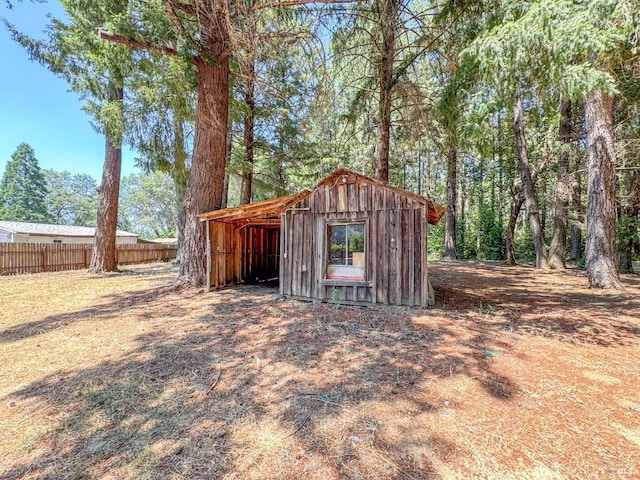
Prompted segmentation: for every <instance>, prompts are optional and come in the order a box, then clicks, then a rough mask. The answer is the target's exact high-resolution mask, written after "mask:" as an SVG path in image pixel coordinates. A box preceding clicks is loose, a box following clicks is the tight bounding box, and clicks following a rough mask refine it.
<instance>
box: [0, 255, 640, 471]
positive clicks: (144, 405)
mask: <svg viewBox="0 0 640 480" xmlns="http://www.w3.org/2000/svg"><path fill="white" fill-rule="evenodd" d="M431 275H432V280H433V283H434V285H435V286H436V294H437V296H438V299H439V301H440V304H439V305H438V307H437V308H435V309H432V310H429V311H422V310H414V309H399V308H388V307H387V308H385V307H376V308H366V309H362V308H352V307H344V306H342V307H341V306H332V305H314V304H307V303H300V302H292V301H276V300H275V299H274V294H275V292H274V291H273V290H269V289H265V288H260V287H240V288H237V289H232V290H226V291H221V292H214V293H203V292H202V291H196V290H187V291H178V292H176V291H172V290H171V289H170V285H171V282H172V280H173V278H174V276H175V271H173V269H172V267H171V266H170V265H162V264H157V265H152V266H138V267H129V268H128V269H127V270H126V271H125V272H123V273H121V274H113V275H105V276H92V275H90V274H88V273H85V272H62V273H55V274H38V275H32V276H18V277H3V278H0V302H1V304H0V305H1V309H0V358H2V362H1V363H0V439H1V441H0V478H3V479H14V478H149V479H155V478H223V479H276V478H277V479H289V478H291V479H314V478H317V479H339V478H347V479H440V478H442V479H459V478H482V479H564V478H584V479H587V478H588V479H592V478H602V479H629V478H640V380H639V379H638V372H639V371H640V368H639V366H640V348H638V347H639V343H640V282H639V281H638V278H637V277H628V278H625V279H624V282H625V284H626V285H627V290H626V291H625V292H622V293H611V292H592V291H589V290H588V289H587V288H586V280H585V278H584V276H583V275H581V274H579V273H577V272H575V271H569V272H567V273H563V274H558V273H542V274H540V273H538V274H536V272H534V271H533V270H532V269H528V268H522V267H499V266H491V265H482V264H465V263H453V264H435V265H433V266H432V270H431Z"/></svg>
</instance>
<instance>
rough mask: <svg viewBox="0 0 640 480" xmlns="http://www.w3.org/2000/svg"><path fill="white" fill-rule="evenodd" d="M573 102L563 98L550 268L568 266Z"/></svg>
mask: <svg viewBox="0 0 640 480" xmlns="http://www.w3.org/2000/svg"><path fill="white" fill-rule="evenodd" d="M572 125H573V118H572V111H571V102H570V101H569V100H563V101H562V103H561V105H560V126H559V127H558V136H559V137H560V143H561V144H562V145H561V151H560V153H559V155H558V180H557V183H556V188H555V192H554V193H555V194H554V210H555V212H554V216H553V234H552V236H551V246H550V248H549V268H566V267H567V266H566V263H565V255H566V252H567V225H568V223H569V198H570V195H571V175H570V174H569V150H568V147H569V145H570V144H571V138H572V134H573V129H572Z"/></svg>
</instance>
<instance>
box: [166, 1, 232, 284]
mask: <svg viewBox="0 0 640 480" xmlns="http://www.w3.org/2000/svg"><path fill="white" fill-rule="evenodd" d="M214 8H215V7H214ZM210 15H212V16H215V19H213V20H210V21H209V22H208V23H209V27H214V26H215V28H206V29H205V28H203V32H202V36H203V43H204V44H205V45H207V46H208V49H209V53H210V54H211V55H212V56H213V57H214V58H215V57H218V56H219V55H221V54H222V53H223V52H224V51H225V50H226V49H227V48H228V46H229V32H228V31H227V30H226V27H225V26H226V25H227V23H226V19H225V16H224V12H222V11H221V10H220V11H217V12H214V13H210ZM214 35H215V36H214ZM196 67H197V69H198V101H197V104H196V128H195V132H196V134H195V140H194V147H193V159H192V162H191V172H190V175H189V184H188V185H187V191H186V193H185V198H184V213H185V224H184V239H183V242H182V244H181V245H180V259H181V263H180V274H179V277H178V283H180V284H187V285H193V286H201V285H203V284H204V283H205V280H206V234H205V230H204V227H203V225H202V224H201V223H200V222H199V221H198V219H197V217H196V215H197V214H199V213H204V212H207V211H211V210H217V209H219V208H221V206H222V194H223V188H224V174H225V166H226V140H227V123H228V114H229V91H228V90H229V60H228V58H227V57H226V56H223V57H222V58H221V59H220V61H219V62H218V64H217V65H213V64H212V63H211V62H210V61H207V60H206V59H204V58H201V57H199V58H198V59H197V60H196Z"/></svg>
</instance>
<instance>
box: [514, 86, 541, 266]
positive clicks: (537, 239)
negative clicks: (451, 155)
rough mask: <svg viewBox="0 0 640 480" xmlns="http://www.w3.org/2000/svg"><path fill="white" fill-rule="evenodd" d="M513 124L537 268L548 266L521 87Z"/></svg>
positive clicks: (517, 95)
mask: <svg viewBox="0 0 640 480" xmlns="http://www.w3.org/2000/svg"><path fill="white" fill-rule="evenodd" d="M513 125H514V129H515V134H516V144H517V148H518V166H519V168H520V179H521V181H522V193H523V194H524V202H525V205H526V207H527V215H528V216H529V224H530V225H531V235H532V237H533V246H534V249H535V251H536V268H546V267H547V262H548V257H547V246H546V244H545V242H544V235H543V231H542V224H541V223H540V212H539V211H538V202H537V200H536V196H535V192H534V189H533V180H532V179H531V169H530V168H529V158H528V156H527V144H526V140H525V135H524V113H523V110H522V97H521V92H520V87H517V88H516V93H515V104H514V107H513Z"/></svg>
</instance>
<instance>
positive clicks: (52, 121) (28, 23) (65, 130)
mask: <svg viewBox="0 0 640 480" xmlns="http://www.w3.org/2000/svg"><path fill="white" fill-rule="evenodd" d="M4 3H5V2H2V3H0V17H4V18H6V19H7V20H9V21H10V22H11V23H13V24H14V25H16V27H18V30H20V31H22V32H24V33H27V34H28V35H31V36H33V37H35V38H43V37H44V34H43V33H42V32H43V30H44V28H45V26H46V24H47V13H52V14H53V15H54V16H56V17H59V18H62V17H63V16H64V15H63V12H64V11H63V9H62V6H61V5H60V3H59V2H58V1H57V0H49V1H48V2H47V3H32V2H30V1H28V0H25V1H22V2H13V9H11V10H9V9H7V8H6V7H5V5H4ZM0 59H2V65H3V68H2V74H0V175H2V174H3V173H4V171H5V165H6V163H7V161H9V160H10V159H11V155H12V154H13V152H15V150H16V148H17V146H18V145H19V144H20V143H22V142H26V143H28V144H29V145H31V146H32V147H33V149H34V150H35V152H36V157H37V158H38V161H39V162H40V167H41V168H52V169H55V170H58V171H62V170H68V171H69V172H71V173H74V174H75V173H86V174H89V175H91V176H92V177H94V178H95V179H96V180H97V181H98V183H100V179H101V177H102V164H103V161H104V137H103V136H101V135H99V134H97V133H96V132H95V131H94V130H93V128H92V127H91V124H90V122H89V120H90V118H89V116H88V115H87V114H86V113H85V112H84V111H83V110H82V102H81V101H80V100H79V99H78V97H77V95H76V94H74V93H72V92H68V86H67V83H66V82H65V81H64V80H62V79H60V78H58V77H56V76H54V75H53V74H52V73H51V72H50V71H49V70H47V69H46V68H45V67H43V66H41V65H40V64H38V63H34V62H31V61H30V60H29V58H28V56H27V53H26V51H25V50H24V49H23V48H22V47H21V46H19V45H18V44H17V43H15V42H14V41H13V40H11V38H10V36H9V34H8V32H7V31H6V29H5V28H4V25H2V24H0ZM136 170H137V169H136V168H135V167H134V160H133V153H131V152H130V151H128V150H126V149H125V151H124V152H123V162H122V174H123V176H124V175H128V174H129V173H131V172H133V171H136Z"/></svg>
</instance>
